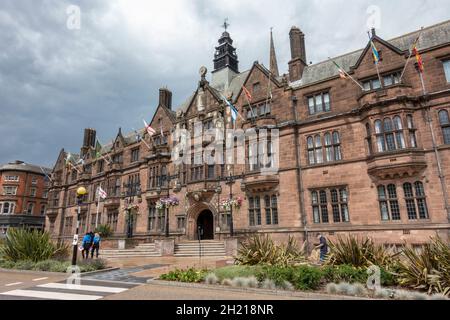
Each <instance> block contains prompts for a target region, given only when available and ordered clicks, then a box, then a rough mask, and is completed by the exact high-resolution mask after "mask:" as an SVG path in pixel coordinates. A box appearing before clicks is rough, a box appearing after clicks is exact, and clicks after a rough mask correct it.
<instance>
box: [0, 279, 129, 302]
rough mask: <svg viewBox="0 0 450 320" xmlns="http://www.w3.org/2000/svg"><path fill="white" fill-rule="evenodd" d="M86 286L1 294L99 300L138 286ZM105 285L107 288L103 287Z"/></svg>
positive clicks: (48, 286) (48, 285) (55, 286)
mask: <svg viewBox="0 0 450 320" xmlns="http://www.w3.org/2000/svg"><path fill="white" fill-rule="evenodd" d="M85 283H86V284H79V285H78V284H69V283H65V282H59V283H56V282H51V283H45V284H40V285H37V286H34V287H31V288H26V289H17V290H12V291H8V292H0V295H3V296H10V297H13V298H14V297H17V298H30V299H32V298H34V299H50V300H98V299H101V298H103V297H105V296H107V295H110V294H115V293H121V292H124V291H127V290H129V289H131V288H133V287H135V286H136V285H130V284H122V286H120V285H117V283H109V285H108V282H104V283H99V282H97V281H86V282H85ZM103 284H105V286H103Z"/></svg>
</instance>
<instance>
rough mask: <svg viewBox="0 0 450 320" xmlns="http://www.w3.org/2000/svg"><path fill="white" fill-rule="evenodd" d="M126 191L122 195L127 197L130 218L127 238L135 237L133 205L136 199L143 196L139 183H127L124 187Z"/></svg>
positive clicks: (127, 209)
mask: <svg viewBox="0 0 450 320" xmlns="http://www.w3.org/2000/svg"><path fill="white" fill-rule="evenodd" d="M123 187H124V189H125V191H124V192H123V193H122V195H123V196H124V197H126V199H125V201H126V205H127V208H126V212H127V216H128V227H127V238H129V239H130V238H132V237H133V216H132V208H131V205H132V204H133V203H134V197H135V196H137V197H140V195H141V186H140V185H139V183H137V182H136V183H127V184H124V185H123Z"/></svg>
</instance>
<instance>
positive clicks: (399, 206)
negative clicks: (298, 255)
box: [47, 22, 450, 245]
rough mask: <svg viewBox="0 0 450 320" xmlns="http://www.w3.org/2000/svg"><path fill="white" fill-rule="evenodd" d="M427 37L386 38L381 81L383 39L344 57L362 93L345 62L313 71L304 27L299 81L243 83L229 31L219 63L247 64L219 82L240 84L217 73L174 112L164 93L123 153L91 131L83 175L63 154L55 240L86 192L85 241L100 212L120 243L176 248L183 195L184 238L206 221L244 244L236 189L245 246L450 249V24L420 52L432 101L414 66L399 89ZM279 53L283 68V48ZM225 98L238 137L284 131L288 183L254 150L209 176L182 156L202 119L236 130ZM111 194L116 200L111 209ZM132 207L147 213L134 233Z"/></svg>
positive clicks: (260, 72) (213, 234) (53, 217)
mask: <svg viewBox="0 0 450 320" xmlns="http://www.w3.org/2000/svg"><path fill="white" fill-rule="evenodd" d="M418 34H419V32H414V33H411V34H408V35H405V36H402V37H399V38H396V39H392V40H389V41H386V40H383V39H381V38H380V37H379V36H377V35H375V34H373V38H372V40H373V42H374V44H375V46H376V47H377V49H378V51H379V52H380V55H381V57H382V60H381V62H380V63H379V65H378V66H379V74H380V77H378V73H377V68H376V66H375V64H374V60H373V56H372V52H371V48H370V43H368V44H367V46H366V47H365V49H362V50H359V51H356V52H352V53H349V54H347V55H344V56H340V57H337V58H335V59H333V60H334V61H335V62H337V63H338V64H339V65H340V66H341V67H342V68H343V69H345V71H346V72H347V73H348V74H349V75H350V76H351V77H352V78H354V79H355V80H357V81H358V82H359V83H360V84H362V85H363V87H364V90H362V89H361V88H360V87H359V86H358V85H357V84H356V83H355V82H353V81H352V80H350V79H348V77H347V79H342V78H341V77H340V76H339V72H338V68H337V67H336V66H335V65H334V64H333V63H332V62H331V61H325V62H322V63H318V64H314V65H306V63H305V61H304V60H306V49H305V44H304V34H303V33H302V32H301V31H300V30H299V29H298V28H293V29H292V30H291V33H290V37H291V45H293V46H294V47H293V48H292V50H291V51H292V52H291V53H292V54H291V55H292V60H291V62H290V63H289V71H290V74H288V75H282V76H278V75H276V74H272V73H271V72H270V71H269V70H270V68H269V69H267V68H265V67H264V66H263V65H261V64H259V63H258V62H255V63H254V64H253V66H252V67H251V69H250V70H249V71H245V72H241V73H237V72H238V69H237V56H236V55H235V49H234V48H233V47H232V41H231V38H230V35H229V34H228V32H225V33H224V34H223V35H222V37H221V40H220V41H221V45H224V43H225V45H224V46H225V48H226V49H225V50H229V52H220V50H219V51H218V52H217V53H216V56H215V58H216V59H217V55H219V54H223V55H224V56H228V57H230V56H232V57H233V59H231V60H232V61H231V62H230V60H224V61H225V62H224V63H225V64H222V63H221V64H220V70H214V71H213V73H214V72H221V73H224V72H225V73H226V74H227V75H229V76H227V77H215V79H214V77H213V81H212V82H211V83H209V82H208V81H207V80H206V78H205V75H206V70H204V69H203V70H202V71H201V79H200V81H199V84H198V88H197V90H196V91H195V92H194V93H193V95H192V96H191V97H189V98H188V99H187V101H186V102H185V103H184V104H182V105H181V106H179V107H178V108H173V107H172V104H171V93H170V92H169V91H168V89H161V92H160V93H161V94H160V103H159V105H158V107H157V109H156V111H155V114H154V117H153V119H152V120H151V122H150V126H151V127H152V128H153V129H154V130H155V131H156V133H155V134H154V135H153V136H149V134H148V133H147V132H146V130H145V129H142V130H140V131H139V132H137V133H136V134H135V133H131V134H126V135H124V134H122V132H121V130H119V133H118V134H117V137H116V139H115V141H114V143H113V144H110V145H106V146H102V147H101V149H100V147H99V146H98V145H97V147H96V145H95V143H94V142H93V140H92V136H94V140H95V131H94V130H90V131H89V130H88V132H87V133H86V132H85V136H86V135H87V137H85V139H84V145H83V147H82V148H81V152H80V155H73V154H72V155H71V156H72V159H73V162H74V163H76V162H77V160H78V159H79V158H80V157H81V158H83V159H84V165H80V166H76V165H74V164H69V165H67V163H68V161H66V159H67V155H68V153H67V152H66V151H64V149H63V150H62V151H61V153H60V155H59V157H58V160H57V162H56V165H55V167H54V170H53V180H54V181H55V183H54V184H53V186H52V189H51V196H50V209H49V210H48V213H47V219H48V224H47V225H48V226H49V227H48V228H49V230H52V232H53V234H54V236H55V237H67V238H70V237H72V235H73V233H74V229H75V226H76V203H75V201H74V194H75V190H76V188H77V187H78V186H81V185H82V186H85V187H87V188H88V190H89V194H88V196H87V197H86V199H85V201H84V203H83V206H82V221H81V232H84V231H88V229H92V228H94V227H95V223H94V222H95V221H96V219H97V212H99V216H100V219H99V220H98V222H99V223H102V224H110V225H111V226H113V229H114V232H115V236H116V237H117V238H121V237H122V238H123V237H125V236H126V235H127V234H129V231H130V230H129V228H130V227H132V228H133V238H135V239H140V240H143V241H154V240H156V239H163V238H164V237H165V231H166V222H167V221H166V220H165V213H166V212H165V211H163V210H158V209H156V208H155V203H156V202H157V201H158V200H159V199H160V198H162V197H167V196H169V195H170V196H176V197H177V198H178V199H179V205H178V206H174V207H170V208H169V214H168V216H169V235H170V237H172V238H175V240H176V241H180V240H184V239H189V240H194V239H197V238H198V237H199V234H198V227H199V225H200V226H201V227H202V231H201V232H200V233H201V234H200V238H215V239H223V238H227V237H229V236H230V223H229V219H230V215H229V212H228V211H226V209H225V208H224V207H223V206H221V205H220V202H221V201H222V200H223V199H228V198H229V194H230V186H231V188H232V189H231V193H232V195H233V198H235V199H237V198H241V199H242V200H243V201H242V204H241V206H240V207H235V208H233V212H232V218H233V219H232V220H233V227H234V228H233V229H234V233H235V235H236V236H238V237H240V236H245V235H247V234H252V233H270V234H271V235H272V236H273V237H274V238H275V239H277V240H284V239H286V238H287V236H288V235H293V236H295V237H296V238H298V239H300V240H309V241H310V242H315V237H316V235H317V233H319V232H321V233H324V234H325V235H327V236H329V237H331V238H333V237H335V236H337V235H340V234H348V233H353V234H357V235H368V236H371V237H373V238H374V239H375V240H376V241H378V242H381V243H385V244H402V243H404V242H407V243H411V244H416V245H419V244H422V243H424V242H426V241H427V240H428V239H429V237H430V236H433V235H436V234H439V235H440V236H442V237H444V238H445V239H448V237H449V230H450V223H449V222H450V221H449V219H450V207H449V203H448V201H449V200H448V189H449V188H450V178H448V175H449V174H450V160H449V159H450V144H449V143H450V141H448V140H449V137H444V132H447V135H449V133H448V131H446V130H450V129H447V128H448V126H447V125H448V123H446V120H445V115H446V112H447V113H448V112H450V66H448V65H447V63H450V62H447V61H449V60H450V38H449V35H450V22H444V23H441V24H438V25H435V26H432V27H429V28H426V29H424V30H423V31H422V35H421V38H420V40H419V42H418V48H419V51H420V53H421V55H422V57H423V60H424V64H425V72H424V74H423V79H424V87H425V89H426V91H425V92H424V91H423V87H422V85H421V80H420V77H419V73H418V71H417V70H416V68H415V66H414V62H415V59H414V57H413V59H412V60H410V61H409V65H408V66H407V67H406V69H405V74H404V76H403V78H402V79H401V81H400V79H399V78H400V74H401V72H402V70H403V68H404V66H405V64H406V62H407V60H408V56H409V49H410V48H411V45H412V44H413V42H414V40H415V39H416V38H417V36H418ZM219 48H220V46H219ZM271 52H273V56H272V57H271V61H272V63H276V59H275V51H274V49H273V43H272V50H271ZM226 61H228V62H226ZM227 63H232V66H231V65H228V64H227ZM446 68H447V70H449V71H448V73H449V74H448V75H447V77H446V74H445V70H446ZM272 70H275V69H274V68H272ZM217 79H219V80H220V81H219V80H217ZM378 79H381V80H382V84H380V83H379V80H378ZM243 86H244V87H245V88H246V89H248V91H249V92H250V94H251V101H249V97H247V96H246V94H245V92H244V91H243V90H242V87H243ZM269 92H270V94H269ZM168 96H170V99H169V98H167V97H168ZM223 96H225V98H230V99H231V100H232V102H233V104H234V105H235V106H236V108H237V109H238V111H239V113H240V114H241V115H242V117H238V119H237V121H236V124H235V126H236V127H237V128H242V129H249V128H258V129H261V128H268V129H278V130H279V148H278V150H276V151H277V152H275V151H274V153H273V154H272V155H273V156H275V157H278V159H279V162H278V165H279V166H278V171H277V173H276V174H274V175H265V174H262V173H261V171H260V170H257V169H256V168H251V166H250V165H249V163H248V159H249V149H248V147H247V146H246V148H245V150H246V151H245V158H246V160H247V163H246V164H245V165H244V164H236V165H232V166H228V165H223V166H222V165H216V166H214V167H209V168H208V166H207V165H206V164H204V165H201V166H196V165H193V164H188V165H177V164H175V163H174V162H173V161H172V160H171V151H173V147H174V146H175V145H176V144H177V141H175V142H174V141H173V137H172V135H171V133H173V131H174V130H175V129H181V128H186V129H189V130H190V131H193V130H192V129H193V124H194V122H202V123H203V126H204V127H205V128H209V127H211V126H215V127H226V128H231V127H233V126H234V124H233V122H232V121H231V117H230V110H229V107H228V106H227V104H226V103H225V101H224V98H223ZM249 104H251V106H252V109H253V112H255V113H257V117H256V118H253V119H252V117H251V116H247V114H252V113H251V109H249V108H248V106H249ZM439 115H440V116H441V118H439ZM447 119H448V118H447ZM161 132H162V133H163V134H164V138H162V137H161ZM136 135H138V137H136ZM248 143H249V142H248V141H246V145H248ZM137 150H138V151H137ZM100 154H101V156H100ZM119 155H120V156H119ZM69 162H70V163H72V160H71V161H69ZM230 174H231V175H232V176H234V177H235V178H234V179H233V183H231V184H230V183H228V182H227V181H226V177H227V176H228V175H230ZM241 175H242V176H241ZM134 176H136V177H138V178H135V177H134ZM137 181H138V182H137ZM99 185H101V186H102V188H103V189H104V190H105V191H107V193H108V198H107V199H105V200H104V201H103V200H102V201H100V202H97V200H96V197H95V193H96V192H95V190H97V187H98V186H99ZM133 186H134V187H136V188H134V187H133ZM137 186H139V188H137ZM130 190H131V193H130V192H128V191H130ZM127 201H128V203H130V201H132V202H133V203H134V204H135V205H136V206H137V210H136V212H137V214H136V215H134V217H135V218H134V219H133V220H131V223H130V220H129V219H127V217H128V215H127V211H126V210H125V207H126V206H127V204H126V203H127ZM97 204H99V205H98V206H97Z"/></svg>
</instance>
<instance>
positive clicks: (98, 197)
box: [95, 188, 100, 229]
mask: <svg viewBox="0 0 450 320" xmlns="http://www.w3.org/2000/svg"><path fill="white" fill-rule="evenodd" d="M99 208H100V194H99V192H98V188H97V213H96V216H95V229H97V227H98V211H99Z"/></svg>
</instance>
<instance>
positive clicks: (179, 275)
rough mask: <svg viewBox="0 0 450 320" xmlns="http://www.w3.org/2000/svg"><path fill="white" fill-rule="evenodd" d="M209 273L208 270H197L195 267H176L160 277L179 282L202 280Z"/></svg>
mask: <svg viewBox="0 0 450 320" xmlns="http://www.w3.org/2000/svg"><path fill="white" fill-rule="evenodd" d="M207 274H208V271H207V270H196V269H194V268H189V269H187V270H180V269H175V270H174V271H170V272H169V273H166V274H163V275H161V276H160V277H159V279H161V280H167V281H179V282H202V281H204V280H205V277H206V275H207Z"/></svg>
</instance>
